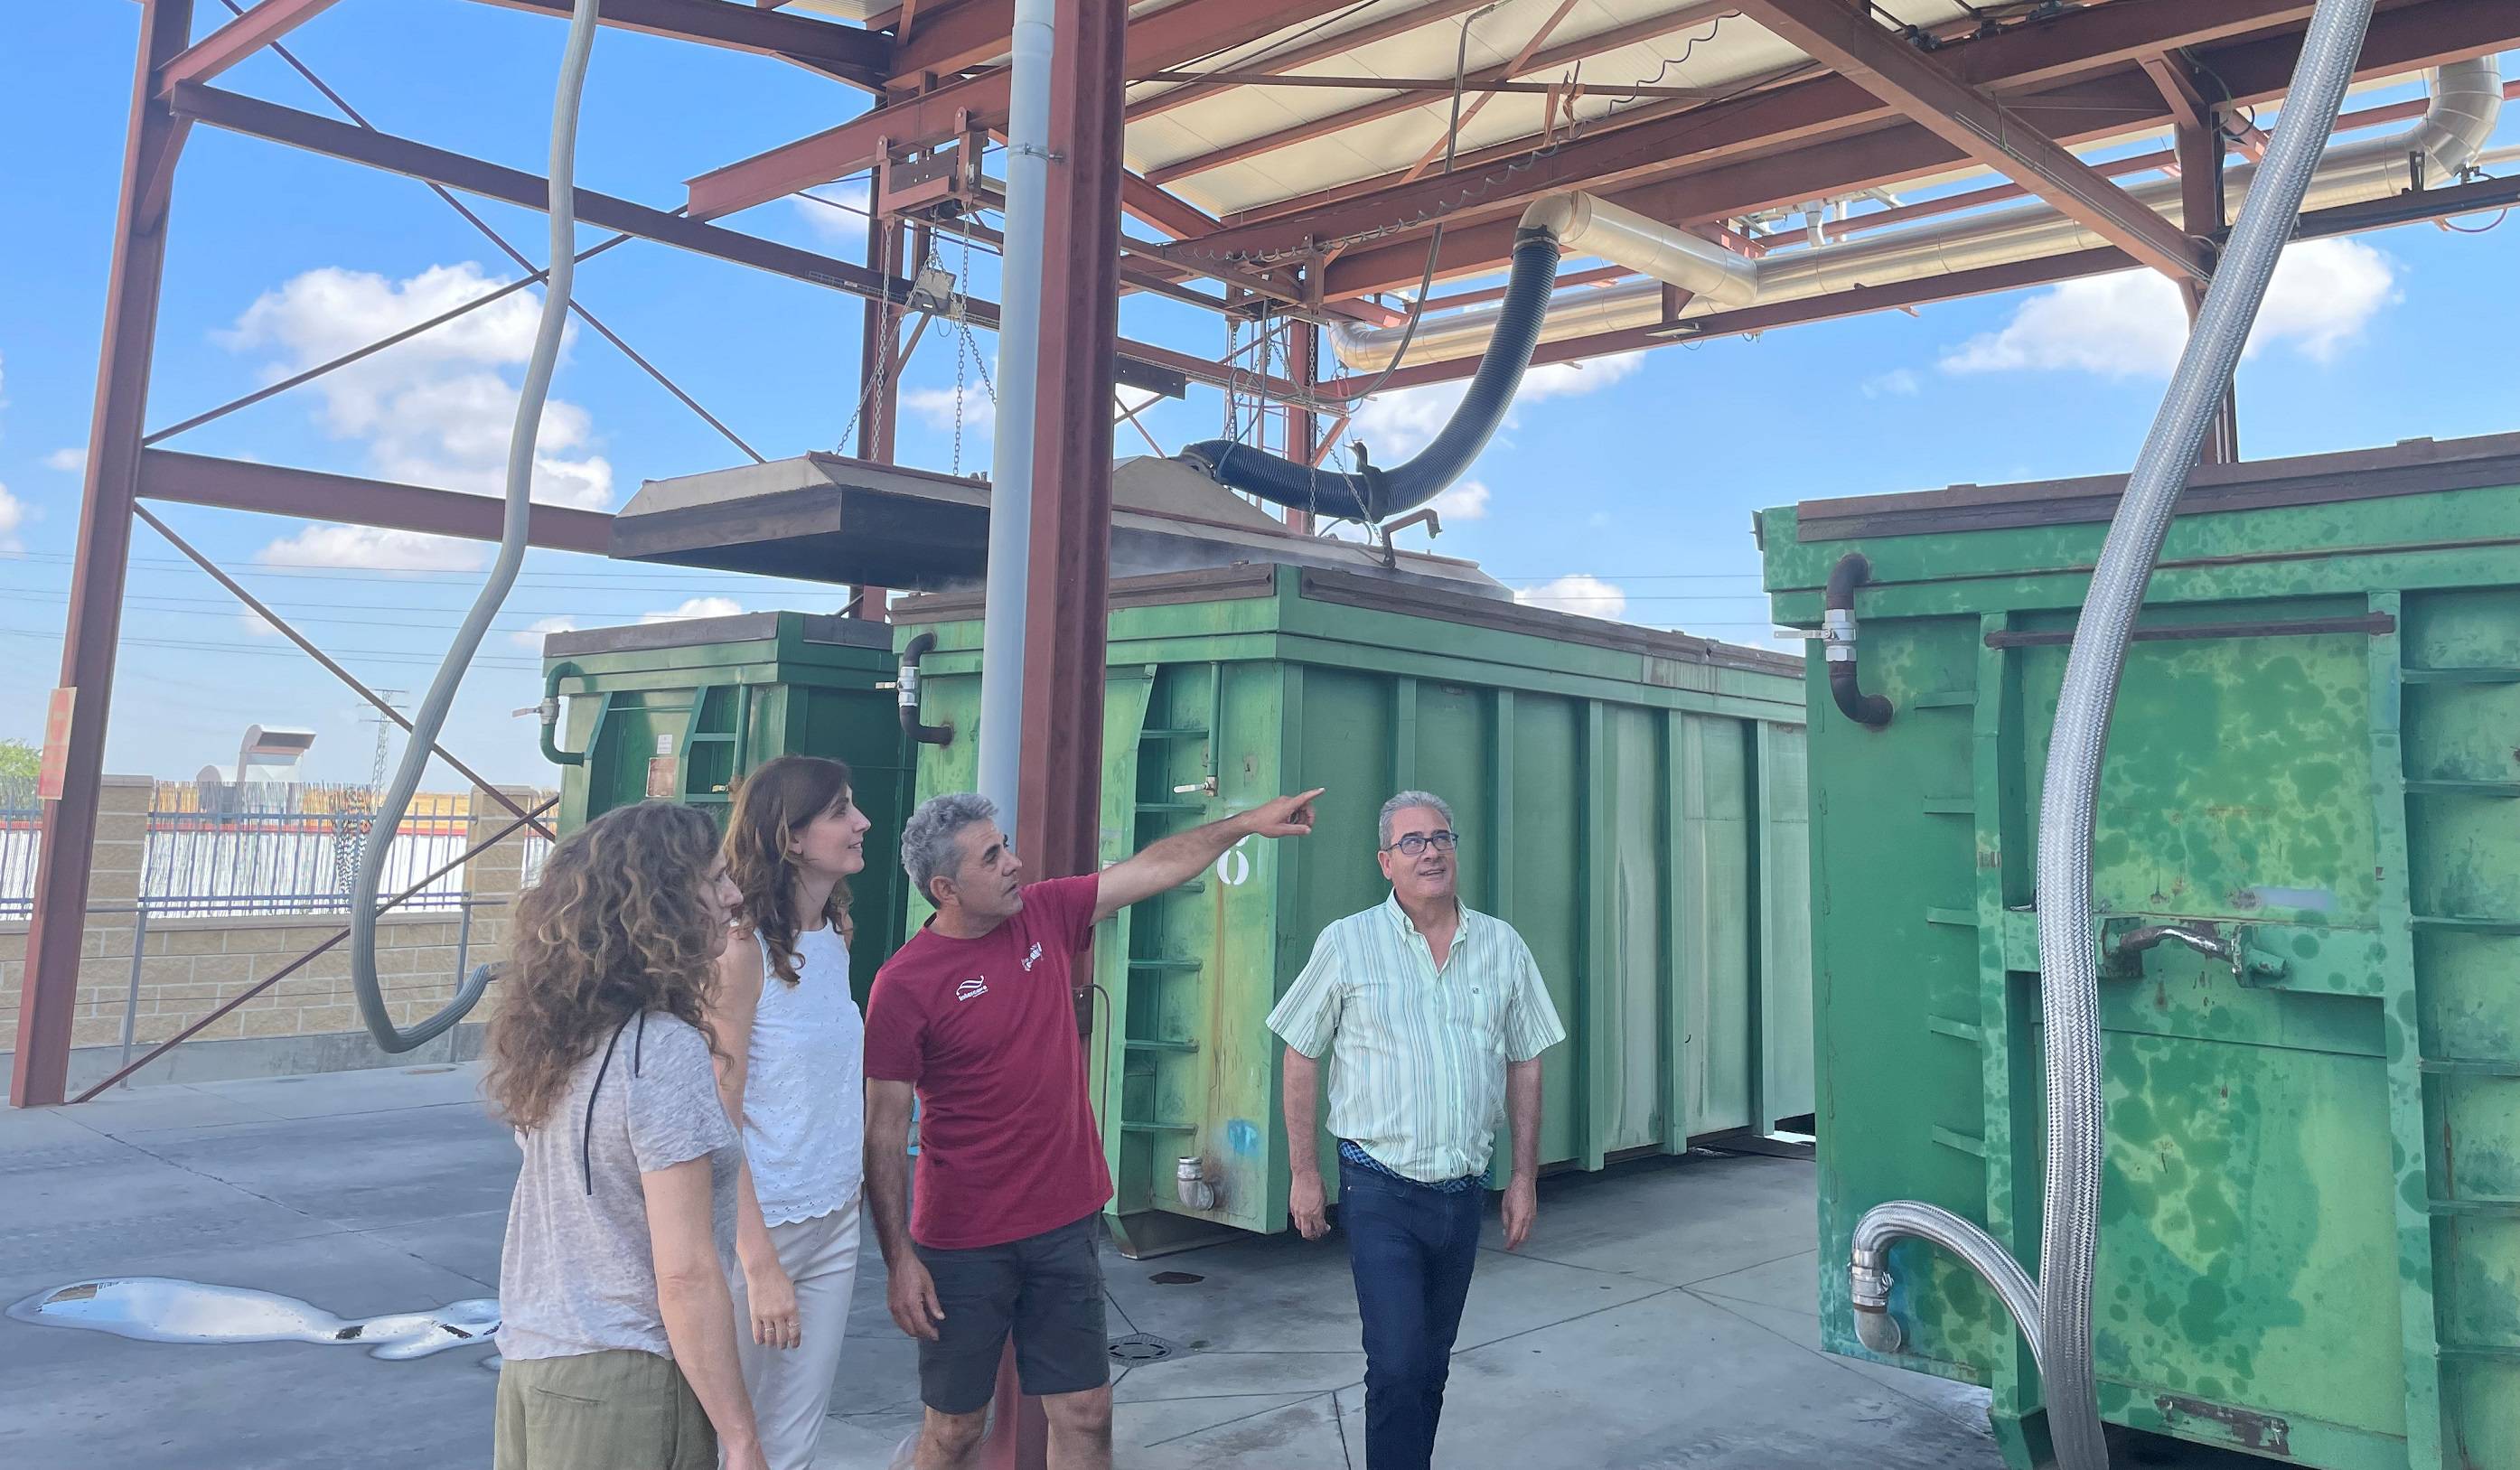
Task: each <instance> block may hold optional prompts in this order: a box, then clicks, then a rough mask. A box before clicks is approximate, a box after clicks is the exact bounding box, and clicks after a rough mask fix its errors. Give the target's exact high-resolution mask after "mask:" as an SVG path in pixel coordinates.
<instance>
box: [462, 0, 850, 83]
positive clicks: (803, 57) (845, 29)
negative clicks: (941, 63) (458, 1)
mask: <svg viewBox="0 0 2520 1470" xmlns="http://www.w3.org/2000/svg"><path fill="white" fill-rule="evenodd" d="M478 3H480V4H484V5H496V6H500V7H502V8H503V9H507V10H524V11H533V12H536V13H538V14H541V15H546V16H558V17H561V18H562V19H566V18H567V16H568V15H569V14H570V12H571V11H572V10H574V9H575V6H574V4H573V3H572V0H478ZM599 19H600V20H601V21H602V22H603V23H604V24H606V25H608V26H611V27H613V28H615V29H618V30H635V31H639V32H642V33H643V34H647V35H652V36H665V37H668V38H670V39H673V40H678V41H697V42H699V43H700V44H701V45H704V46H718V47H723V48H725V49H727V50H729V51H748V52H751V53H753V54H754V55H756V56H775V57H779V58H781V59H782V60H785V61H790V62H795V63H797V64H798V65H800V66H805V67H812V68H814V69H815V70H818V71H823V72H826V73H829V74H830V75H832V76H837V77H840V78H842V79H843V80H846V81H850V82H855V83H857V84H858V85H860V86H863V87H867V88H870V89H873V88H876V87H879V86H880V85H882V82H883V79H884V78H885V77H886V76H888V75H890V74H891V71H892V37H890V36H888V35H885V34H883V33H882V32H880V31H875V30H862V29H860V28H858V27H857V26H854V25H837V24H833V23H832V22H829V21H817V20H814V19H812V18H810V17H807V16H799V15H788V14H786V13H784V12H781V11H777V10H767V9H761V8H757V7H753V6H748V5H739V4H734V3H731V0H604V13H603V15H602V16H601V17H600V18H599Z"/></svg>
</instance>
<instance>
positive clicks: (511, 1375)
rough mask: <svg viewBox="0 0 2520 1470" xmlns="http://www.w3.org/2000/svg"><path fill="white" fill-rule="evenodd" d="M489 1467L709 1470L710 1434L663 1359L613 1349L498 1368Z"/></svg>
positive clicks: (679, 1377) (713, 1447)
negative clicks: (494, 1437)
mask: <svg viewBox="0 0 2520 1470" xmlns="http://www.w3.org/2000/svg"><path fill="white" fill-rule="evenodd" d="M492 1463H493V1470H717V1432H716V1431H715V1430H713V1429H711V1428H710V1427H709V1421H708V1415H707V1414H706V1413H705V1412H703V1411H702V1410H701V1408H700V1401H699V1399H698V1397H697V1396H696V1395H695V1394H693V1393H692V1386H691V1385H690V1384H689V1383H686V1382H684V1381H683V1370H682V1369H680V1368H678V1367H676V1366H674V1360H673V1359H670V1358H659V1357H658V1356H656V1355H655V1354H653V1353H632V1352H627V1351H622V1350H614V1351H610V1352H605V1353H581V1354H576V1355H574V1356H571V1357H568V1358H525V1359H508V1360H507V1361H505V1362H502V1363H500V1364H499V1420H498V1439H497V1449H496V1450H495V1451H494V1459H493V1462H492Z"/></svg>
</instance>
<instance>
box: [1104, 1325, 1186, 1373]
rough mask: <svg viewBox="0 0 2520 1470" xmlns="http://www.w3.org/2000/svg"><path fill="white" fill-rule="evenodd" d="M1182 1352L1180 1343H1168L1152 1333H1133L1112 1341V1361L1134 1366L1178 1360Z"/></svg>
mask: <svg viewBox="0 0 2520 1470" xmlns="http://www.w3.org/2000/svg"><path fill="white" fill-rule="evenodd" d="M1182 1351H1183V1350H1182V1347H1181V1345H1180V1344H1179V1343H1169V1342H1166V1341H1164V1340H1163V1339H1162V1338H1160V1337H1157V1336H1155V1335H1154V1334H1153V1333H1151V1332H1132V1333H1130V1334H1129V1335H1128V1336H1126V1337H1115V1338H1113V1339H1111V1360H1112V1361H1113V1362H1124V1363H1128V1364H1130V1365H1132V1366H1135V1365H1136V1364H1139V1363H1148V1362H1161V1361H1163V1360H1164V1359H1167V1358H1177V1357H1179V1356H1180V1355H1181V1353H1182Z"/></svg>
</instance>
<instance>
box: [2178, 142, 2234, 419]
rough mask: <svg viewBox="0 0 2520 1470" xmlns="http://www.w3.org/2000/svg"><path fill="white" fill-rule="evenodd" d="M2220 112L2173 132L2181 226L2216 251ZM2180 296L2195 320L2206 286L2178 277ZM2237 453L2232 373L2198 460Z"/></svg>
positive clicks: (2224, 225) (2223, 218)
mask: <svg viewBox="0 0 2520 1470" xmlns="http://www.w3.org/2000/svg"><path fill="white" fill-rule="evenodd" d="M2218 115H2219V114H2215V113H2208V114H2206V115H2205V117H2204V119H2203V124H2204V125H2190V124H2187V123H2181V124H2180V125H2179V127H2178V128H2177V129H2176V130H2175V131H2174V132H2173V134H2172V138H2173V141H2174V142H2175V143H2176V144H2177V152H2178V156H2179V204H2180V226H2181V228H2183V229H2184V230H2185V231H2186V232H2187V233H2188V234H2190V235H2193V236H2196V237H2197V238H2199V239H2201V240H2210V241H2212V242H2213V243H2214V245H2215V246H2216V249H2217V252H2218V253H2219V251H2220V248H2221V245H2222V244H2223V238H2224V237H2225V236H2226V235H2227V234H2228V233H2229V226H2230V221H2229V219H2228V216H2227V213H2226V210H2225V206H2224V195H2223V153H2224V149H2223V139H2222V137H2221V136H2220V132H2219V129H2220V126H2221V124H2220V123H2219V122H2217V121H2216V120H2215V118H2216V117H2217V116H2218ZM2179 294H2180V298H2181V299H2182V300H2183V301H2184V302H2186V304H2187V322H2188V325H2189V326H2191V327H2192V326H2194V325H2195V323H2196V313H2197V310H2198V309H2199V308H2201V307H2202V306H2203V305H2204V304H2205V286H2204V283H2203V282H2200V281H2182V282H2180V283H2179ZM2239 458H2240V385H2239V380H2238V379H2232V381H2231V382H2230V383H2228V384H2227V385H2226V386H2225V387H2224V389H2223V406H2222V408H2221V409H2220V410H2218V411H2217V412H2216V413H2215V415H2214V423H2213V424H2212V426H2211V427H2209V428H2207V429H2206V431H2205V443H2204V446H2203V447H2202V448H2201V449H2200V450H2199V451H2198V452H2197V463H2199V464H2203V465H2230V464H2235V463H2237V462H2238V460H2239Z"/></svg>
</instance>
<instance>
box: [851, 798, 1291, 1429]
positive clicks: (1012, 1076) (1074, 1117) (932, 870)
mask: <svg viewBox="0 0 2520 1470" xmlns="http://www.w3.org/2000/svg"><path fill="white" fill-rule="evenodd" d="M1321 794H1322V793H1321V792H1320V791H1318V790H1314V791H1307V792H1305V793H1303V794H1302V795H1300V796H1281V797H1279V798H1278V799H1277V800H1275V801H1271V802H1267V803H1265V804H1263V805H1261V806H1258V807H1254V808H1253V809H1251V810H1250V811H1248V812H1244V813H1242V814H1241V815H1239V816H1237V817H1229V818H1227V819H1225V820H1224V821H1222V822H1212V823H1209V824H1207V825H1205V826H1201V827H1197V828H1194V829H1193V830H1191V831H1187V832H1182V833H1180V834H1178V835H1175V836H1171V837H1166V838H1164V839H1163V840H1162V841H1160V842H1157V843H1155V844H1154V845H1152V846H1150V847H1148V849H1147V850H1146V851H1145V852H1142V853H1140V854H1138V855H1137V856H1136V857H1134V858H1131V859H1129V860H1128V861H1127V862H1125V863H1118V864H1114V865H1113V866H1111V867H1109V868H1106V869H1103V870H1102V871H1101V872H1099V873H1087V874H1084V875H1083V876H1081V877H1072V878H1053V879H1050V880H1049V881H1047V882H1040V883H1018V882H1017V881H1016V879H1017V878H1018V877H1019V876H1020V875H1021V874H1022V871H1023V864H1022V863H1021V862H1020V861H1019V860H1018V859H1017V858H1016V857H1015V855H1014V852H1013V850H1012V848H1011V847H1010V846H1009V844H1008V841H1007V837H1006V834H1005V833H1004V832H1003V831H1001V830H1000V829H999V827H998V823H997V808H996V807H995V806H993V805H992V804H991V803H990V802H989V801H988V800H987V799H985V798H983V797H979V796H974V795H969V794H967V793H966V794H955V795H947V796H938V797H935V798H933V799H931V800H929V801H928V802H927V803H926V804H925V805H923V806H922V807H921V808H920V809H919V811H918V812H917V813H916V814H915V815H914V816H912V818H911V819H910V822H909V824H908V825H906V826H905V827H903V828H902V833H901V866H902V868H903V869H905V870H907V871H908V873H909V874H910V881H911V883H912V884H913V885H914V886H916V887H917V888H918V889H919V891H920V892H921V893H922V894H925V895H926V896H927V898H928V899H929V901H931V902H932V903H934V904H935V905H936V913H935V915H934V916H933V917H931V918H929V919H928V921H927V923H926V925H925V926H924V927H922V929H921V930H920V931H919V932H918V933H917V934H916V935H913V936H912V937H911V940H910V942H909V943H908V944H905V945H903V946H902V947H901V949H900V950H899V951H898V952H897V953H895V954H894V955H893V957H892V958H890V959H889V960H886V961H885V962H884V966H883V968H882V969H881V970H879V971H877V974H876V977H875V989H874V991H873V993H872V994H871V995H870V996H869V997H868V999H867V1016H866V1077H867V1107H866V1150H867V1196H868V1202H869V1206H870V1208H871V1209H872V1211H873V1213H874V1216H875V1225H876V1234H877V1239H878V1240H879V1241H880V1242H881V1244H882V1247H883V1260H884V1266H885V1268H886V1269H887V1270H888V1271H889V1272H890V1275H891V1290H890V1303H889V1305H890V1306H891V1309H892V1319H893V1320H894V1321H895V1322H897V1323H899V1324H900V1326H901V1330H902V1331H904V1332H907V1333H909V1334H910V1335H911V1336H913V1337H915V1338H917V1339H919V1389H920V1398H921V1400H922V1402H923V1403H925V1404H926V1405H927V1416H926V1422H925V1424H924V1426H923V1427H922V1430H921V1433H920V1441H919V1459H918V1470H955V1467H957V1466H960V1465H962V1464H963V1463H964V1462H965V1459H966V1458H967V1455H968V1454H969V1452H970V1450H971V1448H972V1447H973V1446H975V1445H977V1444H978V1443H979V1439H980V1432H981V1430H982V1429H983V1428H984V1427H985V1426H986V1424H987V1420H988V1407H989V1397H990V1394H991V1392H992V1390H993V1389H994V1387H995V1385H996V1380H997V1369H998V1359H999V1355H1000V1354H1001V1353H1003V1352H1004V1351H1005V1348H1006V1342H1007V1337H1008V1334H1009V1333H1010V1332H1012V1334H1013V1336H1014V1344H1015V1370H1016V1373H1017V1376H1018V1377H1019V1378H1020V1379H1021V1380H1022V1383H1023V1389H1024V1392H1025V1393H1027V1394H1032V1395H1035V1396H1038V1397H1039V1398H1040V1399H1041V1401H1042V1408H1043V1411H1044V1413H1045V1416H1046V1417H1047V1418H1048V1419H1049V1421H1050V1463H1051V1465H1052V1466H1053V1467H1054V1470H1107V1467H1108V1466H1109V1465H1110V1463H1111V1389H1110V1384H1109V1363H1110V1359H1109V1357H1108V1339H1107V1337H1106V1335H1105V1331H1104V1327H1103V1317H1102V1307H1103V1300H1104V1299H1103V1294H1102V1262H1101V1259H1100V1257H1099V1255H1098V1247H1099V1246H1100V1244H1101V1222H1100V1221H1098V1220H1097V1219H1096V1218H1095V1217H1096V1216H1097V1215H1098V1214H1100V1213H1101V1211H1102V1203H1103V1201H1105V1200H1107V1199H1109V1198H1110V1197H1111V1177H1110V1174H1109V1172H1108V1171H1107V1170H1105V1169H1104V1168H1103V1164H1102V1138H1101V1136H1099V1135H1098V1134H1097V1133H1096V1131H1095V1128H1094V1110H1093V1104H1092V1101H1091V1100H1090V1098H1089V1097H1088V1096H1087V1094H1086V1090H1085V1060H1084V1055H1083V1052H1082V1050H1081V1048H1080V1047H1079V1046H1078V1044H1077V1037H1076V1011H1075V1004H1074V1001H1073V991H1072V989H1071V982H1070V979H1069V973H1070V969H1071V967H1072V963H1073V961H1074V959H1075V957H1076V955H1077V953H1078V952H1079V951H1081V950H1082V949H1084V948H1085V944H1086V941H1087V939H1088V938H1089V937H1090V936H1091V935H1092V934H1093V932H1094V926H1095V925H1096V924H1097V923H1099V922H1101V921H1102V920H1103V919H1105V918H1108V917H1109V916H1111V915H1112V914H1113V913H1118V912H1119V911H1120V910H1122V909H1125V908H1127V907H1128V906H1129V905H1131V904H1134V903H1137V902H1138V901H1139V900H1141V899H1147V898H1152V897H1153V896H1155V895H1156V894H1158V893H1161V892H1163V891H1164V890H1165V889H1168V888H1173V887H1177V886H1179V885H1181V884H1183V883H1186V882H1188V881H1189V880H1190V879H1192V878H1193V877H1195V876H1197V875H1198V874H1199V873H1200V872H1201V871H1203V870H1204V869H1206V868H1207V867H1208V866H1209V865H1210V864H1213V863H1215V862H1216V861H1217V860H1218V859H1219V858H1221V857H1223V856H1224V855H1225V852H1226V850H1227V849H1228V848H1230V847H1232V846H1234V844H1236V843H1237V842H1239V841H1241V840H1242V839H1244V838H1245V837H1251V836H1261V837H1296V836H1302V835H1304V834H1306V833H1309V832H1310V831H1311V830H1312V829H1313V811H1312V801H1313V798H1314V797H1316V796H1319V795H1321ZM914 1092H915V1094H916V1096H917V1099H918V1102H919V1108H920V1112H919V1188H918V1195H919V1200H918V1210H917V1213H916V1214H915V1215H914V1214H913V1213H912V1212H911V1210H910V1209H909V1207H908V1195H909V1193H910V1188H909V1185H910V1166H909V1160H908V1157H907V1150H908V1147H909V1141H910V1107H911V1101H912V1097H913V1094H914Z"/></svg>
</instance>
